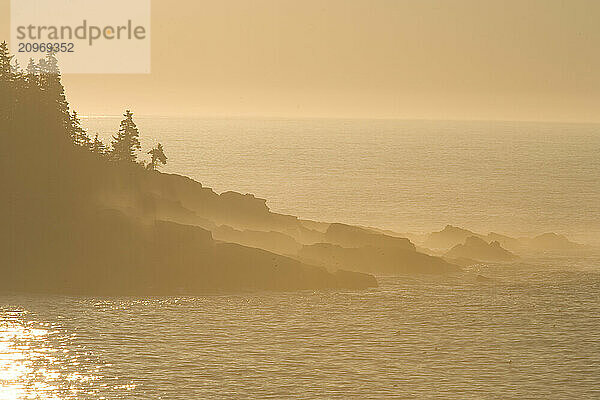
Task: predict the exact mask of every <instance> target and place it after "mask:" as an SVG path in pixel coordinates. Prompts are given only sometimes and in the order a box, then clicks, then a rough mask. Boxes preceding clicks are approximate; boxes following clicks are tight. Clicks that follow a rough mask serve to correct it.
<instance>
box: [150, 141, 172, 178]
mask: <svg viewBox="0 0 600 400" xmlns="http://www.w3.org/2000/svg"><path fill="white" fill-rule="evenodd" d="M148 154H150V157H151V160H150V163H149V164H148V169H149V170H152V171H154V170H156V168H157V167H158V163H161V164H162V165H166V164H167V156H166V155H165V151H164V149H163V145H162V144H161V143H159V144H158V145H157V146H156V147H155V148H153V149H152V150H150V151H149V152H148Z"/></svg>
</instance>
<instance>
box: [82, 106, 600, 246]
mask: <svg viewBox="0 0 600 400" xmlns="http://www.w3.org/2000/svg"><path fill="white" fill-rule="evenodd" d="M137 122H138V125H139V127H140V130H141V134H142V144H143V145H144V148H145V149H148V148H149V147H150V146H151V145H153V144H155V143H156V142H157V141H160V142H162V143H163V145H164V147H165V151H166V153H167V156H169V163H168V165H167V166H166V168H164V171H165V172H173V173H180V174H184V175H187V176H190V177H192V178H194V179H196V180H198V181H200V182H202V183H203V184H204V185H205V186H208V187H212V188H214V189H215V190H216V191H217V192H223V191H227V190H234V191H239V192H243V193H253V194H255V195H257V196H258V197H262V198H265V199H267V200H268V203H267V204H268V205H269V206H270V207H271V209H272V210H274V211H277V212H282V213H288V214H293V215H298V216H300V217H304V218H311V219H316V220H321V221H336V222H346V223H353V224H361V225H370V226H376V227H380V228H388V229H393V230H397V231H399V232H430V231H433V230H440V229H441V228H443V227H444V226H445V225H446V224H453V225H458V226H463V227H466V228H469V229H472V230H475V231H481V232H483V233H487V232H489V231H495V232H499V233H506V234H511V235H536V234H540V233H544V232H558V233H563V234H567V235H568V236H569V237H571V238H573V239H575V240H579V241H583V242H600V125H585V124H551V123H528V122H452V121H386V120H375V121H373V120H371V121H369V120H326V119H320V120H309V119H306V120H286V119H271V120H261V119H193V118H179V119H174V118H138V119H137ZM84 124H85V125H86V126H87V127H88V128H89V131H90V133H92V134H93V133H99V135H100V137H102V138H105V140H106V141H107V142H108V139H109V138H110V135H111V134H114V132H115V131H116V130H117V129H118V126H119V118H90V119H86V120H85V121H84ZM146 151H147V150H146Z"/></svg>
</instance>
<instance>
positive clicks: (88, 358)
mask: <svg viewBox="0 0 600 400" xmlns="http://www.w3.org/2000/svg"><path fill="white" fill-rule="evenodd" d="M563 261H564V260H563ZM571 261H572V262H571V263H570V264H569V266H568V267H567V266H566V265H561V266H560V267H549V266H548V264H547V261H546V260H539V261H538V262H536V263H533V264H526V265H525V264H518V265H510V266H480V267H477V268H474V269H473V270H472V271H471V273H470V274H467V275H464V276H456V277H453V278H444V279H438V280H432V279H431V278H382V279H380V282H381V287H380V288H378V289H374V290H367V291H358V292H297V293H291V294H284V293H257V294H228V295H211V296H203V297H184V298H144V299H141V298H74V297H59V296H40V295H35V296H34V295H17V294H14V295H0V399H2V400H4V399H7V400H9V399H100V398H106V399H140V398H153V399H156V398H163V399H200V398H340V399H346V398H436V397H438V398H461V399H462V398H477V399H481V398H484V399H487V398H489V399H492V398H493V399H495V398H540V397H545V398H556V399H562V398H578V399H585V398H589V399H592V398H599V397H600V329H598V327H599V326H600V296H599V293H600V262H599V261H598V260H597V259H586V260H571ZM475 273H482V274H485V275H486V276H490V277H492V278H494V281H492V282H490V283H481V282H476V281H475V280H474V279H473V277H474V274H475Z"/></svg>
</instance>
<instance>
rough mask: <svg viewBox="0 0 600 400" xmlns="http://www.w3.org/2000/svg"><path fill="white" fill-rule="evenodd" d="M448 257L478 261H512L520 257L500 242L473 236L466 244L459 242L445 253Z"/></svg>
mask: <svg viewBox="0 0 600 400" xmlns="http://www.w3.org/2000/svg"><path fill="white" fill-rule="evenodd" d="M445 256H446V257H448V258H453V259H460V258H468V259H472V260H478V261H492V262H496V261H512V260H515V259H517V258H518V257H517V256H516V255H515V254H513V253H511V252H510V251H508V250H505V249H503V248H502V247H501V246H500V243H498V242H491V243H489V244H488V243H487V242H486V241H485V240H483V239H481V238H479V237H476V236H471V237H468V238H467V239H466V240H465V243H464V244H457V245H456V246H454V247H453V248H452V249H451V250H450V251H449V252H448V253H446V255H445Z"/></svg>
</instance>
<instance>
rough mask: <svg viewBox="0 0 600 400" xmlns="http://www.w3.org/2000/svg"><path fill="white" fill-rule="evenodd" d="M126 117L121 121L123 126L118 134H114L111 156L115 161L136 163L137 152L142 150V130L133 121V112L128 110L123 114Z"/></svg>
mask: <svg viewBox="0 0 600 400" xmlns="http://www.w3.org/2000/svg"><path fill="white" fill-rule="evenodd" d="M123 116H124V117H125V119H123V120H122V121H121V128H120V129H119V132H118V133H117V135H116V136H113V141H112V151H111V158H112V159H113V160H114V161H124V162H131V163H135V162H136V160H137V154H136V152H137V151H138V150H141V148H142V146H141V145H140V140H139V137H140V132H139V130H138V128H137V126H136V124H135V122H134V121H133V113H132V112H131V111H130V110H126V111H125V114H123Z"/></svg>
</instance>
